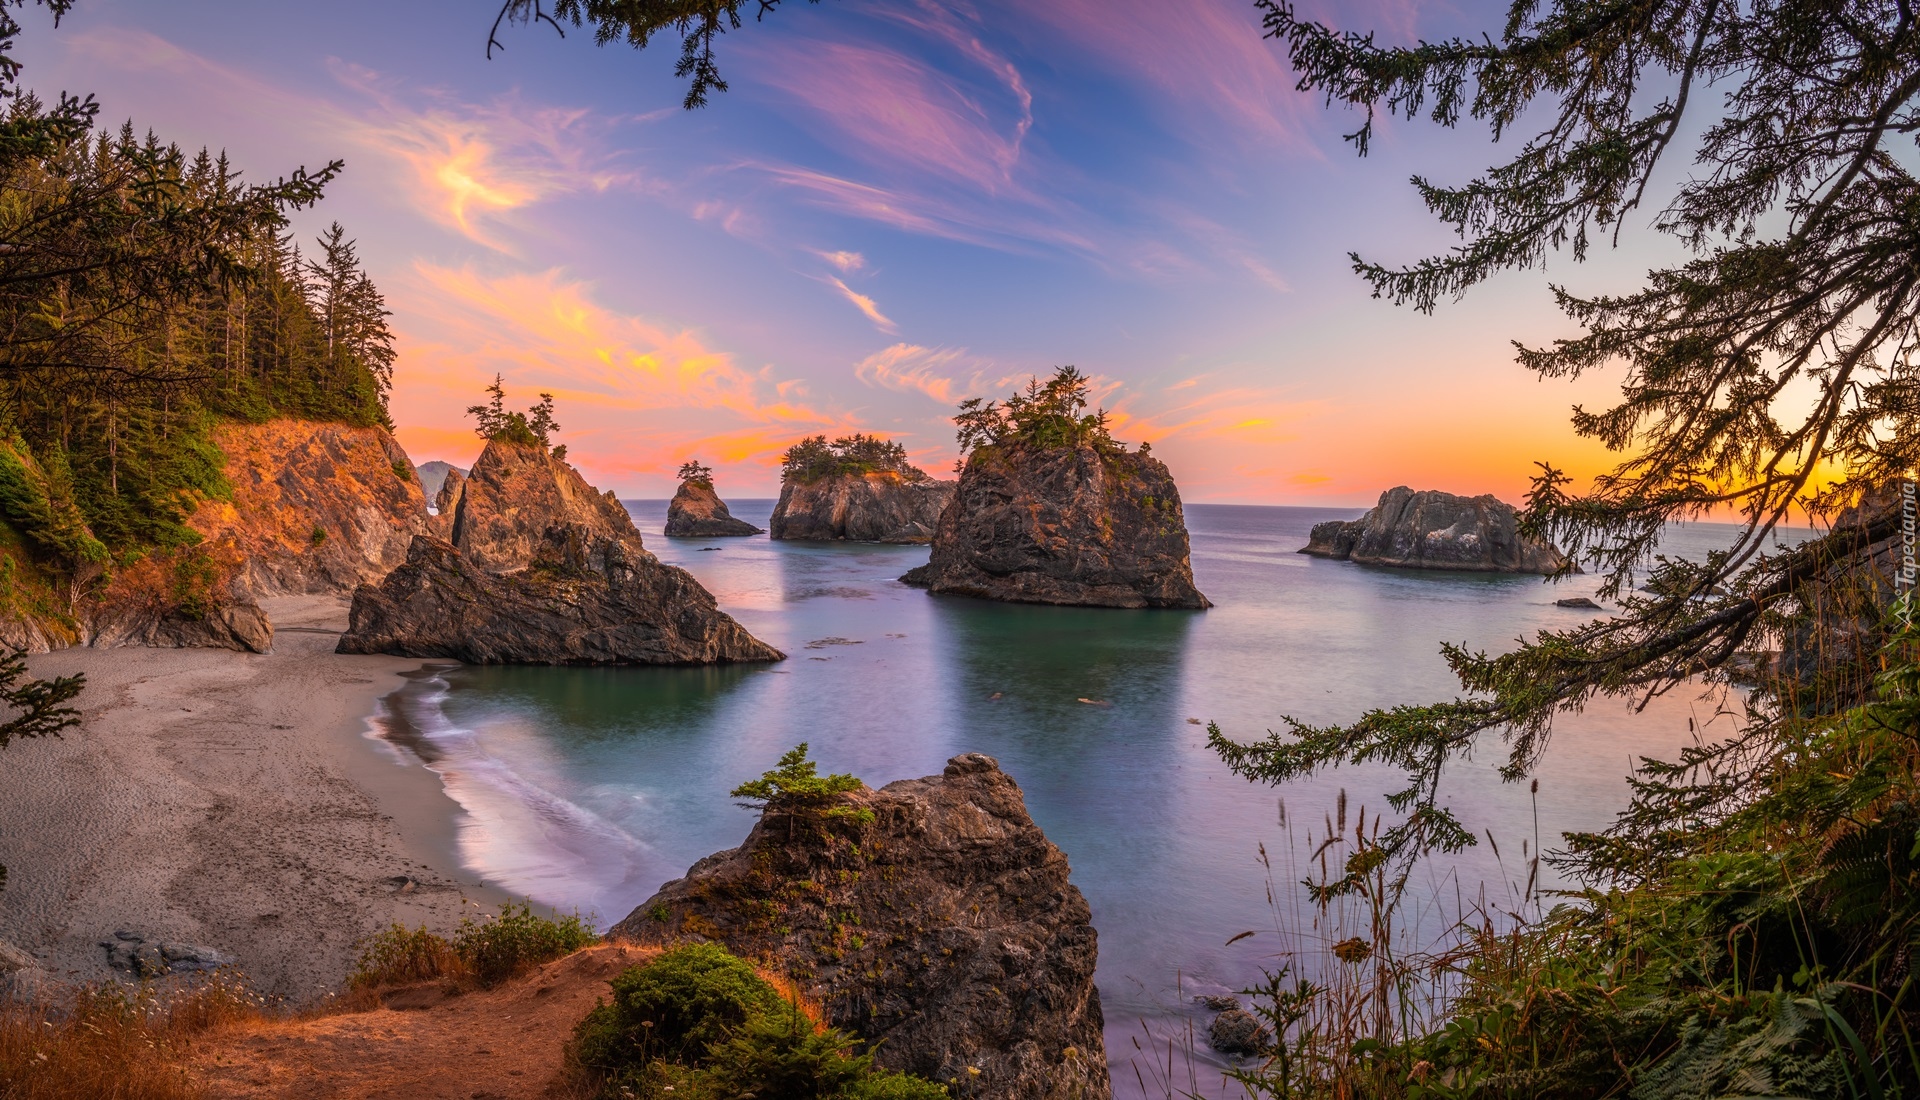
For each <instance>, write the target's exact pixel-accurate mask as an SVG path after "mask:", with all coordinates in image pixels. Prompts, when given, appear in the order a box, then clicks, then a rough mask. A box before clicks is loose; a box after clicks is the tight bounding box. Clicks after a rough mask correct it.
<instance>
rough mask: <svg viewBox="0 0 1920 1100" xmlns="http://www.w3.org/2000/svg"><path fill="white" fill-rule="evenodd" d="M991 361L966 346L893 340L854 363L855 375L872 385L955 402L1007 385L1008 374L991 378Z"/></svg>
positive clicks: (945, 401)
mask: <svg viewBox="0 0 1920 1100" xmlns="http://www.w3.org/2000/svg"><path fill="white" fill-rule="evenodd" d="M991 371H993V367H991V363H983V361H981V359H977V357H973V355H970V353H968V349H966V347H922V346H918V344H893V346H891V347H883V349H879V351H876V353H872V355H868V357H866V359H862V361H858V363H854V369H852V372H854V376H856V378H860V380H862V382H866V384H868V386H877V388H881V390H895V392H899V394H924V395H925V397H929V399H933V401H937V403H939V405H947V407H950V405H954V403H958V401H960V399H962V397H975V395H981V394H983V392H989V390H998V388H1004V386H1006V384H1008V382H1010V380H1008V378H991Z"/></svg>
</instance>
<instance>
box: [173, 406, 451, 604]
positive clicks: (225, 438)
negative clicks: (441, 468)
mask: <svg viewBox="0 0 1920 1100" xmlns="http://www.w3.org/2000/svg"><path fill="white" fill-rule="evenodd" d="M213 439H214V442H215V444H217V445H218V446H219V448H220V450H221V451H222V452H223V453H225V455H226V456H227V465H226V476H227V481H228V482H229V483H231V484H232V486H233V495H232V498H231V499H229V500H224V501H217V500H215V501H206V502H204V503H202V504H201V505H200V507H199V509H198V510H197V511H195V512H194V514H193V517H192V518H191V519H190V520H189V521H188V523H189V524H190V525H191V526H192V527H193V529H194V530H196V531H199V532H200V533H201V534H202V535H203V536H205V539H206V541H205V542H203V543H202V544H201V546H202V548H203V550H204V551H205V552H207V553H210V554H213V555H215V556H219V557H228V558H233V559H235V560H236V561H237V563H238V570H239V576H238V582H239V585H240V588H241V590H243V591H244V592H245V593H246V594H247V595H250V596H255V597H258V596H280V595H304V594H311V593H322V592H340V593H346V592H351V591H353V590H354V588H355V587H357V586H358V585H360V584H363V583H366V582H368V581H377V580H379V579H380V578H381V577H383V576H386V574H387V572H388V571H389V570H391V569H393V568H394V567H395V566H397V565H399V564H400V563H401V562H403V561H405V560H406V557H407V546H408V544H410V543H411V542H412V541H413V536H415V535H417V534H420V533H422V532H424V531H425V530H426V529H427V499H426V494H425V493H424V492H423V491H422V490H421V488H420V480H419V478H418V477H416V476H415V475H414V471H413V464H412V463H411V462H410V461H408V459H407V453H406V452H405V451H404V450H402V449H401V448H400V444H399V443H398V442H396V441H395V440H394V438H393V436H391V435H389V434H388V433H387V431H386V430H385V429H383V428H353V427H348V426H346V425H343V424H322V423H315V422H312V421H305V420H272V421H268V422H267V423H264V424H225V425H222V426H220V427H219V428H216V429H214V433H213Z"/></svg>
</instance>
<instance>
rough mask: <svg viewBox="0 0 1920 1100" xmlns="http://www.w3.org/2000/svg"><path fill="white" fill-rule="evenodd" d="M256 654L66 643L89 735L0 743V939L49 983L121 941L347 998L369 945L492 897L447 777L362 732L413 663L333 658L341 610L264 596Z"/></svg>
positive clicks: (264, 983) (264, 986)
mask: <svg viewBox="0 0 1920 1100" xmlns="http://www.w3.org/2000/svg"><path fill="white" fill-rule="evenodd" d="M262 605H263V606H264V607H265V608H266V610H267V613H268V615H269V616H270V617H271V618H272V620H273V622H274V625H275V627H276V634H275V639H274V649H273V652H272V653H269V654H265V655H254V654H242V653H233V652H230V651H226V650H206V649H187V650H169V649H141V648H126V649H107V650H96V649H71V650H64V651H61V652H58V653H49V654H44V655H40V656H36V657H33V658H31V659H30V661H29V666H30V668H31V669H32V672H33V674H34V675H36V676H42V677H45V676H54V675H72V674H74V673H85V674H86V676H87V688H86V690H85V691H84V692H82V694H81V696H80V698H79V700H78V705H79V706H80V709H81V711H82V713H83V715H84V724H83V725H82V727H81V728H79V729H77V730H73V731H70V732H69V733H68V734H67V735H66V736H65V737H63V738H62V739H60V740H38V741H16V742H14V743H13V745H12V746H10V747H9V748H7V749H5V750H4V751H0V863H3V864H5V865H6V867H7V871H8V880H7V885H6V888H5V890H4V891H0V941H4V942H7V943H11V944H13V945H14V946H16V947H18V948H21V949H23V950H24V951H26V952H27V953H28V954H30V955H33V956H35V957H36V958H37V959H38V960H39V961H40V964H41V965H42V966H44V967H46V968H47V969H48V970H49V971H51V972H52V973H53V974H55V975H57V976H60V977H65V978H71V979H77V980H85V981H93V980H99V979H103V978H106V977H108V976H109V975H111V974H112V973H113V972H112V971H110V970H108V968H107V966H106V952H105V951H104V950H102V949H101V948H100V947H99V946H98V942H99V941H100V940H102V939H110V938H112V936H113V933H114V932H115V930H117V929H130V930H133V931H137V932H141V933H144V934H145V935H146V936H147V938H149V939H165V940H176V941H182V942H186V943H192V944H198V945H203V946H207V947H212V948H215V949H217V950H220V951H224V952H226V953H228V954H231V955H233V956H235V957H237V958H238V960H239V965H240V967H241V969H243V970H244V971H245V972H246V973H247V974H248V975H249V976H250V978H251V979H252V980H253V982H254V984H255V985H256V986H257V987H258V988H259V989H260V990H261V991H262V992H265V993H268V994H271V995H274V996H278V997H283V998H286V999H288V1000H290V1001H293V1002H296V1003H308V1002H312V1001H314V1000H316V999H318V998H321V997H323V996H325V995H326V994H327V993H329V992H332V991H335V990H337V989H339V988H340V986H341V984H342V982H343V981H344V979H345V978H346V976H347V974H348V972H349V971H350V970H351V968H352V965H353V960H354V957H355V953H356V949H355V944H356V942H357V941H359V940H360V939H361V938H362V937H364V936H366V935H368V934H369V933H372V932H374V931H377V930H378V929H380V928H382V927H385V926H387V925H389V924H391V923H393V922H396V921H399V922H403V923H406V924H409V925H417V924H421V923H425V924H426V925H428V926H429V927H433V928H437V929H440V930H443V931H444V930H448V929H451V928H452V927H453V926H454V925H456V924H457V923H458V922H459V920H460V918H461V916H463V915H466V914H475V913H478V912H481V911H482V908H481V907H485V908H487V909H489V910H490V909H491V908H492V907H494V906H496V905H497V904H498V903H499V902H500V901H502V900H504V897H503V895H502V894H501V893H500V892H499V891H497V890H494V889H490V888H488V887H486V886H484V885H483V884H482V883H480V882H479V881H478V879H476V877H475V876H474V875H472V874H471V873H468V872H465V871H463V870H461V868H460V864H459V860H458V856H457V852H456V838H455V829H456V822H457V821H458V815H459V813H460V810H459V807H458V806H457V805H456V804H455V803H454V802H453V801H452V800H451V799H449V798H448V797H447V796H446V794H445V793H444V791H443V790H442V789H441V786H440V780H439V777H438V776H436V775H435V774H434V773H433V772H431V771H429V770H427V769H426V768H425V767H423V766H421V765H420V763H419V762H418V761H417V760H415V759H412V758H411V757H410V756H408V755H406V754H405V753H404V752H401V751H397V750H396V749H394V748H392V747H390V746H389V745H387V744H385V743H384V742H381V741H376V740H374V739H371V738H369V737H367V736H366V731H367V729H368V717H369V715H372V714H373V713H374V712H375V711H376V709H377V708H378V706H379V700H380V699H381V698H382V697H383V696H385V695H387V694H389V693H390V692H393V691H395V690H397V689H398V688H400V687H401V686H402V685H403V683H404V682H405V680H404V675H405V674H406V673H410V672H414V671H417V670H418V669H419V668H420V667H421V662H420V661H418V660H407V659H401V658H394V657H360V656H340V655H336V654H335V653H334V652H333V647H334V643H335V641H336V640H337V637H338V633H339V631H340V630H342V629H344V628H345V625H346V603H345V601H344V600H341V599H339V598H337V597H329V596H298V597H282V598H278V599H270V600H264V601H262Z"/></svg>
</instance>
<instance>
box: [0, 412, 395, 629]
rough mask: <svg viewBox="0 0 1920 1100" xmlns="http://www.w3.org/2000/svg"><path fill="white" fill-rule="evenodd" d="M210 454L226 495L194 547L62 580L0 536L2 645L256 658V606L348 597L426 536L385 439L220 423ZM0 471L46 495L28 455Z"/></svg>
mask: <svg viewBox="0 0 1920 1100" xmlns="http://www.w3.org/2000/svg"><path fill="white" fill-rule="evenodd" d="M212 442H213V443H214V444H215V445H216V446H217V447H218V448H219V449H220V451H221V452H222V454H223V455H224V456H225V459H226V461H225V464H224V469H223V472H224V474H225V477H226V480H227V482H228V485H229V486H230V488H231V492H230V494H229V495H228V497H227V499H224V500H212V499H210V500H204V501H201V502H200V504H199V505H198V506H197V508H196V509H195V510H194V512H193V514H192V515H191V516H189V517H188V520H187V523H188V526H190V527H191V528H192V529H193V530H195V531H197V532H198V533H199V534H200V535H201V541H200V542H199V544H198V545H195V546H191V547H182V548H177V549H171V550H161V551H156V552H154V553H150V554H147V555H145V556H142V557H140V558H139V559H137V560H135V561H131V562H120V563H117V564H113V565H111V567H109V565H108V563H107V562H106V561H105V557H104V549H103V550H102V553H101V555H99V557H100V560H99V561H85V562H84V563H83V564H82V565H79V566H72V567H69V568H67V569H66V570H65V571H64V572H62V571H61V570H57V569H53V568H52V567H49V566H46V565H45V564H44V563H40V562H38V561H37V560H36V556H35V555H34V554H33V553H31V552H30V548H29V547H27V546H26V545H25V544H23V543H20V542H19V541H18V540H17V539H15V540H11V541H10V540H9V539H8V538H6V537H5V536H6V535H8V534H10V529H6V530H0V556H5V557H7V558H9V559H11V560H12V562H13V565H14V569H13V571H12V575H13V584H12V585H11V586H9V587H8V589H7V590H6V591H5V592H4V593H3V594H0V641H5V642H9V643H15V644H20V645H23V646H24V647H25V648H28V649H31V650H34V651H43V650H45V649H49V648H58V647H61V646H66V645H74V644H83V645H96V646H119V645H155V646H220V647H225V648H229V649H239V650H249V651H253V652H265V651H266V649H268V648H269V647H270V646H271V645H272V641H273V627H272V624H271V623H270V622H269V621H268V620H267V616H266V615H265V614H264V613H263V612H262V611H261V610H260V608H259V606H258V605H257V603H256V602H255V600H256V599H257V598H258V597H261V596H269V595H282V594H300V593H318V592H343V593H344V592H350V591H352V590H353V588H354V586H356V585H358V584H360V583H362V582H364V581H368V580H377V579H379V578H380V577H381V576H384V575H385V574H386V572H387V571H388V570H389V569H391V568H393V567H394V566H396V565H398V564H400V563H401V562H402V561H404V560H405V557H406V550H407V544H408V543H409V541H410V540H411V539H412V538H413V536H414V535H415V534H417V533H419V532H421V531H423V530H425V529H426V525H427V513H426V500H425V497H424V495H423V493H422V492H421V489H420V485H419V482H418V480H417V478H416V477H415V476H414V471H413V466H412V464H411V463H409V462H408V461H407V456H406V453H405V452H404V451H402V450H401V449H400V446H399V444H398V443H396V442H395V441H394V440H393V437H392V436H390V435H389V434H387V432H385V431H384V430H382V429H379V428H354V427H348V426H345V425H341V424H331V423H318V422H312V421H303V420H291V419H281V420H272V421H268V422H266V423H261V424H239V423H228V424H222V425H220V426H218V427H216V428H214V429H213V433H212ZM0 464H6V465H8V467H9V469H10V470H11V471H12V472H13V473H14V474H15V475H17V479H19V480H20V482H21V484H22V485H23V486H28V487H31V486H33V485H39V486H40V488H41V489H42V490H44V489H45V488H46V486H45V485H44V484H42V483H43V482H44V481H45V479H44V476H43V475H41V474H40V473H39V472H38V469H37V466H36V465H35V464H34V463H33V462H32V459H31V456H28V455H24V454H20V453H16V452H15V451H14V450H13V449H12V448H11V447H9V448H7V453H6V455H5V456H0ZM41 495H44V492H43V493H42V494H41ZM42 507H43V510H44V505H43V506H42ZM65 526H66V527H69V528H72V531H71V532H70V533H71V534H72V535H73V538H74V539H77V540H79V541H82V542H84V541H90V540H91V539H92V535H91V534H90V533H88V532H87V531H86V530H85V527H84V523H83V521H81V520H80V519H79V518H78V517H77V514H76V515H75V516H73V517H71V518H70V522H67V523H66V524H65ZM68 556H69V557H71V556H72V555H71V554H69V555H68ZM75 560H82V559H75ZM56 574H58V575H56Z"/></svg>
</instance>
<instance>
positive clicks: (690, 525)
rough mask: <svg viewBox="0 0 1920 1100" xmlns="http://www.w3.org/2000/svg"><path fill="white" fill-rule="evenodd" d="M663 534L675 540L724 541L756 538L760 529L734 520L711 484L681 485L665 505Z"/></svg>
mask: <svg viewBox="0 0 1920 1100" xmlns="http://www.w3.org/2000/svg"><path fill="white" fill-rule="evenodd" d="M666 533H667V534H669V535H671V536H673V537H675V538H726V537H731V536H736V535H757V534H760V528H758V527H755V526H754V525H753V524H751V523H748V522H747V521H745V520H741V519H735V518H733V513H732V512H730V511H728V510H727V502H726V501H724V500H721V499H720V494H718V493H716V492H714V491H713V483H712V482H710V481H683V482H681V483H680V491H679V492H677V493H675V494H673V500H672V502H670V503H669V504H668V505H667V528H666Z"/></svg>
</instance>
